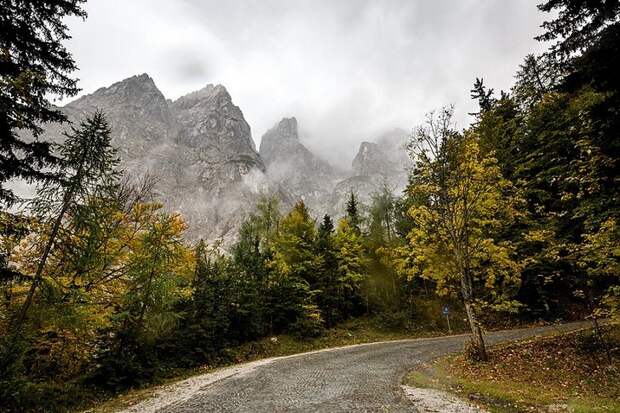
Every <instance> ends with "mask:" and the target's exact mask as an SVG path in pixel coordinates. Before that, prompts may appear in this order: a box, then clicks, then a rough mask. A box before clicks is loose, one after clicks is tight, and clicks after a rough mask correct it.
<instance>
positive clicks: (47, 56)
mask: <svg viewBox="0 0 620 413" xmlns="http://www.w3.org/2000/svg"><path fill="white" fill-rule="evenodd" d="M83 3H84V0H69V1H62V2H58V1H52V0H41V1H36V2H30V1H23V0H2V2H0V61H1V62H2V64H1V65H0V136H2V146H1V147H0V201H1V202H3V203H6V204H7V205H11V204H13V203H14V202H15V201H16V200H17V197H16V196H15V194H14V193H13V191H12V190H11V189H9V188H6V186H5V183H6V182H7V181H9V180H11V179H14V178H21V179H25V180H27V181H29V182H32V181H39V182H46V183H49V182H51V181H54V180H56V179H57V178H58V176H57V175H56V174H55V173H54V170H53V169H50V167H55V166H57V165H58V163H59V158H58V157H57V156H55V155H54V154H53V153H52V151H51V149H50V144H49V142H44V141H40V140H29V141H26V140H24V139H23V138H21V137H18V136H17V130H18V129H22V130H28V131H29V132H31V133H32V134H33V135H34V136H35V137H37V136H38V135H40V133H41V131H42V128H41V124H45V123H50V122H63V121H66V117H65V115H64V114H63V113H62V112H61V111H60V110H58V109H57V108H55V107H54V106H53V105H51V104H50V101H49V96H50V95H55V96H59V97H63V96H73V95H75V94H77V92H78V91H79V89H78V88H77V86H76V80H75V79H72V78H70V77H69V76H68V75H69V74H70V73H71V72H73V71H74V70H75V69H76V65H75V62H74V61H73V58H72V57H71V54H70V53H69V52H68V51H67V49H66V48H65V47H64V46H63V44H62V42H63V41H65V40H67V39H69V38H70V36H69V34H68V33H67V25H66V24H65V19H66V18H67V17H69V16H77V17H82V18H85V17H86V13H85V12H84V10H83V9H82V5H83ZM35 22H36V23H35Z"/></svg>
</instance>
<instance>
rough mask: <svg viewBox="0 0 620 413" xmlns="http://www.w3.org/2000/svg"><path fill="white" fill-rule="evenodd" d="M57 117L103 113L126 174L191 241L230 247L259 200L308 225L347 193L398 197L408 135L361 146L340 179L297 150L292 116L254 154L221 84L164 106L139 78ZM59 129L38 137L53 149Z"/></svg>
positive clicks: (334, 209) (148, 81)
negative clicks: (307, 216)
mask: <svg viewBox="0 0 620 413" xmlns="http://www.w3.org/2000/svg"><path fill="white" fill-rule="evenodd" d="M62 110H63V111H64V112H65V113H66V114H67V116H68V118H69V120H70V121H72V122H79V121H80V120H81V119H83V118H84V117H86V116H88V115H90V114H92V113H93V112H94V111H95V110H102V111H103V112H104V113H105V114H106V117H107V119H108V121H109V123H110V127H111V129H112V144H113V145H114V146H116V147H117V148H118V149H119V155H120V157H121V167H122V168H123V170H124V171H125V173H126V174H127V175H128V176H130V177H135V178H139V177H141V176H143V175H144V174H149V175H151V176H153V177H154V178H155V180H156V181H157V184H156V187H155V191H156V196H157V199H158V200H159V201H161V202H162V203H163V204H164V205H165V206H166V207H167V208H168V209H169V210H171V211H177V212H179V213H181V214H182V215H183V216H184V218H185V219H186V220H187V222H188V224H189V227H190V229H189V231H188V235H189V238H190V239H197V238H205V239H206V240H209V241H213V240H216V239H221V240H223V241H224V245H230V243H231V242H232V241H233V240H234V237H235V235H236V233H237V229H238V227H239V225H240V223H241V222H242V220H243V217H244V216H246V215H247V214H248V213H249V212H251V211H252V210H253V209H254V206H255V204H256V202H258V200H259V199H260V197H262V196H266V195H268V196H276V197H278V198H279V199H280V200H281V201H282V203H283V208H287V207H290V206H291V205H292V203H293V202H294V201H295V200H298V199H303V200H304V202H306V204H307V205H308V206H309V207H310V209H311V211H312V212H313V213H314V214H315V215H316V216H320V215H322V214H324V213H330V214H332V215H335V216H339V215H341V214H342V210H343V205H344V201H345V199H346V197H347V196H348V193H349V192H350V191H354V192H356V193H358V195H359V196H360V198H361V199H362V200H363V201H368V200H369V199H370V194H371V193H372V192H375V191H376V190H377V189H378V188H379V186H380V185H383V184H388V185H389V186H390V187H393V189H394V190H398V189H400V188H401V187H403V186H404V182H406V173H405V165H404V163H403V160H402V153H403V152H402V148H400V147H399V144H395V142H400V141H401V140H403V139H404V136H406V134H403V133H400V132H392V134H391V135H390V136H388V135H385V136H381V137H379V138H378V139H377V140H375V142H363V143H362V144H361V146H360V150H359V153H358V155H357V156H356V157H355V159H354V161H353V164H352V167H351V169H350V170H349V171H348V172H346V171H344V172H343V171H340V170H338V169H336V168H334V167H332V166H331V165H330V164H329V163H327V162H326V161H324V160H323V159H321V158H320V157H318V156H316V155H315V154H313V153H312V152H311V151H310V150H308V149H307V148H306V146H304V145H303V143H302V142H301V140H300V136H299V130H298V124H297V120H296V119H295V118H294V117H292V118H284V119H282V120H281V121H280V122H278V123H277V124H276V125H274V127H273V128H272V129H270V130H269V131H267V132H266V133H265V134H264V136H263V137H262V139H261V145H260V150H259V151H258V152H257V150H256V146H255V144H254V141H253V139H252V135H251V129H250V125H248V123H247V122H246V120H245V118H244V116H243V113H242V111H241V109H240V108H239V107H238V106H236V105H235V104H234V103H233V101H232V98H231V96H230V94H229V93H228V91H227V90H226V88H225V87H224V86H222V85H207V86H206V87H204V88H202V89H200V90H198V91H195V92H192V93H189V94H187V95H185V96H182V97H180V98H178V99H176V100H175V101H171V100H169V99H166V98H165V96H164V95H163V94H162V93H161V91H159V89H158V88H157V86H156V85H155V82H154V81H153V79H152V78H151V77H150V76H148V75H147V74H142V75H138V76H133V77H130V78H128V79H125V80H123V81H120V82H116V83H114V84H112V85H111V86H108V87H104V88H100V89H98V90H96V91H95V92H93V93H92V94H89V95H85V96H83V97H80V98H78V99H76V100H74V101H72V102H70V103H68V104H67V105H66V106H64V107H63V108H62ZM64 129H66V126H65V125H53V126H50V127H49V128H47V129H46V132H45V137H44V138H46V139H50V140H53V141H61V140H62V139H63V136H62V131H63V130H64ZM401 132H404V131H401ZM395 148H396V149H395ZM399 156H400V158H399ZM405 163H406V162H405ZM403 178H404V179H403Z"/></svg>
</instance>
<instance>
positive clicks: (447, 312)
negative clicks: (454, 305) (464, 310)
mask: <svg viewBox="0 0 620 413" xmlns="http://www.w3.org/2000/svg"><path fill="white" fill-rule="evenodd" d="M441 314H443V315H445V316H446V321H447V322H448V334H452V328H450V307H449V306H448V305H447V304H446V305H444V306H443V307H442V308H441Z"/></svg>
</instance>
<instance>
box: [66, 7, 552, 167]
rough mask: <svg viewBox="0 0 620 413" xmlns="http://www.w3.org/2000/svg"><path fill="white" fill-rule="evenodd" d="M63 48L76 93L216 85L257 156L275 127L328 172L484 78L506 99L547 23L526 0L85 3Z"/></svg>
mask: <svg viewBox="0 0 620 413" xmlns="http://www.w3.org/2000/svg"><path fill="white" fill-rule="evenodd" d="M87 11H88V13H89V18H88V19H87V21H86V22H82V21H79V20H70V21H69V25H70V28H71V33H72V34H73V36H74V39H72V40H71V41H70V43H69V48H70V49H71V50H72V52H73V53H74V57H75V59H76V61H77V62H78V64H79V66H80V68H81V71H80V72H79V74H78V76H79V77H80V79H81V86H82V87H83V89H84V92H85V93H88V92H92V91H94V90H95V89H97V88H98V87H101V86H105V85H108V84H110V83H112V82H114V81H117V80H120V79H123V78H125V77H128V76H130V75H133V74H136V73H143V72H147V73H149V74H150V75H151V76H152V77H153V78H154V79H155V81H156V83H157V85H158V87H160V89H161V90H162V92H163V93H164V94H165V95H166V97H169V98H172V99H174V98H176V97H179V96H181V95H183V94H185V93H187V92H190V91H192V90H196V89H199V88H201V87H203V86H204V85H206V84H207V83H221V84H224V85H225V86H226V87H227V89H228V90H229V92H230V93H231V95H232V97H233V100H234V102H235V103H236V104H237V105H238V106H239V107H240V108H241V109H242V111H243V113H244V115H245V117H246V119H247V120H248V123H249V124H250V125H251V127H252V132H253V137H254V140H255V141H256V142H257V144H258V143H259V141H260V137H261V136H262V134H263V133H264V132H265V131H266V130H268V129H269V128H270V127H271V126H272V125H273V124H274V123H276V122H277V121H278V120H279V119H281V118H282V117H284V116H296V117H297V118H298V119H299V121H300V129H301V131H302V140H303V141H304V142H305V143H306V144H307V145H308V146H310V147H311V148H313V149H314V150H315V151H317V152H318V153H319V154H320V155H322V156H323V157H325V158H328V159H330V160H331V161H339V162H343V161H344V162H350V160H351V159H352V158H353V155H354V154H355V151H356V150H357V146H358V144H359V142H360V141H362V140H369V139H371V138H372V137H373V136H376V134H378V133H380V132H381V130H383V129H388V128H391V127H402V128H405V129H408V130H409V129H411V128H412V127H413V126H415V124H417V123H419V122H421V121H422V120H423V119H424V114H425V113H426V112H428V111H430V110H432V109H435V108H438V107H440V106H442V105H446V104H450V103H453V104H455V105H456V120H457V122H458V126H459V127H465V126H467V124H468V123H469V122H470V119H469V117H468V115H467V113H468V112H471V111H472V110H473V109H474V108H475V103H474V102H472V101H471V99H470V97H469V89H470V88H471V85H472V84H473V80H474V78H475V77H476V76H483V77H484V78H485V81H486V82H487V83H488V84H489V86H491V87H494V88H495V89H496V90H499V89H508V88H509V87H510V86H511V84H512V81H513V74H514V72H515V70H516V68H517V65H518V64H519V63H520V62H521V60H522V59H523V57H524V56H525V54H527V53H529V52H532V51H540V50H542V49H543V48H544V45H541V44H539V43H537V42H535V41H534V40H533V39H532V38H533V36H535V35H536V34H537V33H539V31H540V30H539V28H538V27H539V25H540V24H541V22H542V21H543V19H544V18H545V16H544V15H542V14H541V13H540V12H539V11H538V10H537V9H536V2H535V1H519V2H499V1H497V2H488V1H484V0H463V1H458V2H455V1H453V0H438V1H433V2H428V1H422V0H418V1H412V0H393V1H385V2H379V1H371V0H349V1H345V0H342V1H338V2H334V1H328V0H312V1H310V0H299V1H290V0H265V1H260V2H250V1H242V0H237V1H235V0H231V1H226V2H222V1H216V0H209V1H203V0H201V1H198V0H182V1H175V2H168V1H164V0H134V1H131V2H126V1H121V0H106V1H105V2H104V1H91V2H89V3H87Z"/></svg>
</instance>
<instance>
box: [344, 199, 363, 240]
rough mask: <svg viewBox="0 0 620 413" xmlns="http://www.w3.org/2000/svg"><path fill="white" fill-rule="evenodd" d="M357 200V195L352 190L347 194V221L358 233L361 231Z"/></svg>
mask: <svg viewBox="0 0 620 413" xmlns="http://www.w3.org/2000/svg"><path fill="white" fill-rule="evenodd" d="M358 205H359V202H358V201H357V196H356V195H355V193H354V192H353V191H351V193H350V194H349V200H348V201H347V208H346V211H347V218H348V219H349V223H350V224H351V226H352V227H353V229H354V230H355V231H357V232H358V233H359V232H360V231H361V229H360V223H361V219H360V214H359V207H358Z"/></svg>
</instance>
